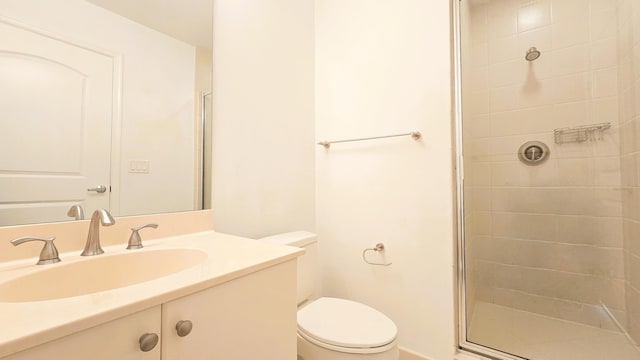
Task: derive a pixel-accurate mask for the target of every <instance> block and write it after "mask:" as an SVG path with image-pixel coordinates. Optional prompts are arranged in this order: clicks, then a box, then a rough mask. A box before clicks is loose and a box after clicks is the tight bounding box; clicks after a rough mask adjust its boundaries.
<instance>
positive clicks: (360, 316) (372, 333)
mask: <svg viewBox="0 0 640 360" xmlns="http://www.w3.org/2000/svg"><path fill="white" fill-rule="evenodd" d="M298 334H299V335H300V336H301V337H303V338H305V339H306V340H307V341H309V342H311V343H313V344H315V345H318V346H320V347H323V348H327V349H330V350H335V351H340V352H347V353H360V354H362V353H365V354H366V353H379V352H383V351H387V350H389V349H391V348H392V347H394V346H395V345H396V344H395V340H396V336H397V334H398V329H397V327H396V325H395V324H394V323H393V321H391V319H389V318H388V317H387V316H386V315H384V314H382V313H381V312H379V311H377V310H375V309H373V308H371V307H369V306H367V305H364V304H361V303H358V302H355V301H351V300H346V299H339V298H329V297H323V298H319V299H317V300H315V301H314V302H312V303H311V304H309V305H307V306H305V307H304V308H302V309H300V310H299V311H298Z"/></svg>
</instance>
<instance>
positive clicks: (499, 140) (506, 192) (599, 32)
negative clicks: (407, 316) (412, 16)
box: [456, 0, 640, 360]
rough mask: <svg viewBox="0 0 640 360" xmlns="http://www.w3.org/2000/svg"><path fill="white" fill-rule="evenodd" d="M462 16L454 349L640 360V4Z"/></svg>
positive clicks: (549, 5)
mask: <svg viewBox="0 0 640 360" xmlns="http://www.w3.org/2000/svg"><path fill="white" fill-rule="evenodd" d="M458 10H459V11H458V12H457V14H456V15H457V16H458V18H457V20H459V25H460V26H459V29H458V30H459V34H458V35H459V55H460V57H459V59H458V60H459V70H460V72H461V74H462V75H461V76H460V78H459V79H458V85H459V89H458V90H459V93H460V96H461V103H460V107H461V112H462V114H461V116H459V119H458V123H457V126H458V127H459V129H460V134H461V135H462V136H461V138H460V144H459V149H461V150H462V151H463V154H464V156H463V162H462V163H463V167H462V173H463V178H464V182H463V184H464V186H463V187H462V191H461V194H460V195H461V196H462V198H463V201H462V202H461V203H464V207H463V208H461V209H460V211H459V213H460V214H459V219H460V220H461V223H462V224H463V227H464V228H463V231H462V233H463V234H464V239H463V242H462V249H463V251H462V254H461V256H464V259H463V260H464V261H463V263H464V276H463V277H464V285H463V287H464V288H463V294H464V306H463V309H461V311H462V312H463V314H461V315H462V316H461V318H462V319H463V321H464V324H462V325H463V326H464V327H465V331H464V336H463V337H464V339H462V346H463V347H464V346H465V342H466V343H467V344H469V345H470V346H472V345H473V344H477V345H479V346H480V347H474V350H476V351H477V349H483V348H487V349H495V350H497V351H499V352H503V353H505V354H504V356H505V357H509V355H508V354H512V355H513V356H516V357H522V358H530V359H536V360H538V359H540V360H551V359H580V360H588V359H625V360H626V359H628V360H635V359H640V351H639V350H638V349H639V348H638V344H640V276H639V275H640V190H639V186H640V172H638V169H639V167H638V166H639V165H640V155H639V154H640V139H636V136H637V135H636V134H637V131H636V130H635V129H636V128H638V129H640V124H636V123H637V122H639V121H640V110H639V109H640V104H639V103H638V99H637V98H638V96H637V94H638V93H637V92H636V89H635V88H636V87H637V86H640V81H639V79H640V35H638V34H640V31H638V30H639V27H640V22H639V21H633V20H634V19H635V20H638V19H640V1H638V0H608V1H604V0H531V1H524V0H462V1H461V2H460V3H459V8H458ZM639 90H640V89H639ZM460 181H461V184H462V179H460ZM511 358H513V357H511Z"/></svg>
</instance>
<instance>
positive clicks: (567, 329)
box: [469, 302, 640, 360]
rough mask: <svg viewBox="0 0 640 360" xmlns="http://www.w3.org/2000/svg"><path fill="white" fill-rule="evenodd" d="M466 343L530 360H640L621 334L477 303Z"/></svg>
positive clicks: (637, 352) (634, 349) (636, 349)
mask: <svg viewBox="0 0 640 360" xmlns="http://www.w3.org/2000/svg"><path fill="white" fill-rule="evenodd" d="M469 340H470V341H471V342H474V343H478V344H482V345H484V346H488V347H491V348H495V349H499V350H502V351H506V352H509V353H512V354H516V355H519V356H523V357H526V358H529V359H532V360H640V351H639V350H638V348H636V347H635V346H633V345H632V344H631V343H630V342H629V340H628V339H627V338H626V337H625V335H624V334H622V333H620V332H615V331H609V330H604V329H601V328H596V327H591V326H586V325H581V324H577V323H572V322H569V321H565V320H559V319H554V318H550V317H547V316H542V315H538V314H534V313H530V312H526V311H520V310H515V309H511V308H508V307H504V306H499V305H495V304H490V303H484V302H478V303H477V304H476V309H475V311H474V314H473V318H472V319H471V325H470V327H469Z"/></svg>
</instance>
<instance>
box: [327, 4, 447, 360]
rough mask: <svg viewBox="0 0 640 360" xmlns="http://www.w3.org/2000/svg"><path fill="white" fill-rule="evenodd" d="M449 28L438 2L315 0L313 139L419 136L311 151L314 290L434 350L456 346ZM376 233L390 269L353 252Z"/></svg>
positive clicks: (434, 353) (436, 353)
mask: <svg viewBox="0 0 640 360" xmlns="http://www.w3.org/2000/svg"><path fill="white" fill-rule="evenodd" d="M449 33H450V24H449V4H448V2H447V1H437V2H434V1H422V0H402V1H364V0H350V1H345V0H317V1H316V133H317V138H318V139H319V140H338V139H344V138H357V137H367V136H375V135H387V134H394V133H402V132H409V131H413V130H419V131H420V132H422V134H423V138H422V139H421V140H420V141H418V142H415V141H413V140H412V139H411V138H409V137H406V138H394V139H386V140H376V141H369V142H358V143H348V144H336V145H333V146H332V147H331V149H330V150H328V151H325V150H324V149H322V148H321V147H318V148H317V149H316V163H317V166H316V181H317V196H316V199H317V203H316V208H317V212H318V215H317V220H318V234H319V239H320V240H319V241H320V253H321V264H322V270H323V272H324V276H323V292H322V294H323V295H327V296H338V297H346V298H350V299H354V300H358V301H362V302H364V303H367V304H370V305H371V306H373V307H375V308H377V309H379V310H381V311H383V312H384V313H386V314H387V315H389V316H390V317H391V318H392V319H393V320H394V321H395V323H396V324H397V325H398V327H399V331H400V334H399V339H400V345H401V346H402V347H405V348H407V349H410V350H413V351H415V352H417V353H419V354H422V355H425V356H428V357H429V358H432V359H451V358H452V354H453V352H454V315H453V314H454V310H453V309H454V301H453V243H454V242H453V232H452V231H453V224H452V211H453V210H452V165H451V146H452V144H451V108H450V103H451V59H450V43H449ZM378 242H382V243H384V244H385V246H386V255H387V260H389V261H392V262H393V264H392V265H391V266H389V267H377V266H372V265H367V264H366V263H365V262H364V261H363V260H362V258H361V253H362V251H363V249H365V248H371V247H373V246H374V245H375V244H376V243H378ZM371 258H372V259H374V260H376V259H377V257H376V256H375V254H373V255H372V256H371Z"/></svg>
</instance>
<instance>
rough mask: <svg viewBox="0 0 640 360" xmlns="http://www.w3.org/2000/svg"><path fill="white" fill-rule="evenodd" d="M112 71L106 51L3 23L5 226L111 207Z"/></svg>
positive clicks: (0, 160)
mask: <svg viewBox="0 0 640 360" xmlns="http://www.w3.org/2000/svg"><path fill="white" fill-rule="evenodd" d="M113 69H114V64H113V58H111V57H109V56H106V55H104V54H100V53H98V52H96V51H92V50H90V49H88V48H84V47H80V46H77V45H74V44H72V43H70V42H66V41H63V40H61V39H57V38H54V37H51V36H47V35H46V34H42V33H38V32H35V31H31V30H29V29H27V28H22V27H20V26H17V25H14V24H11V23H5V22H2V21H0V225H15V224H26V223H34V222H49V221H63V220H72V219H71V218H69V217H67V210H68V209H69V208H70V207H71V206H72V205H75V204H79V205H81V206H82V207H83V208H84V211H85V214H86V216H90V214H91V212H92V211H93V210H94V209H96V208H105V209H109V195H110V184H109V181H110V153H111V150H110V145H111V120H112V106H113V76H114V75H113V74H114V70H113ZM100 185H103V186H104V187H106V191H105V192H96V191H88V190H87V189H89V188H94V187H98V186H100Z"/></svg>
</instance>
